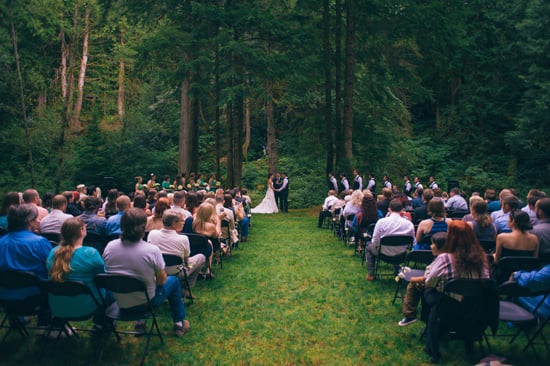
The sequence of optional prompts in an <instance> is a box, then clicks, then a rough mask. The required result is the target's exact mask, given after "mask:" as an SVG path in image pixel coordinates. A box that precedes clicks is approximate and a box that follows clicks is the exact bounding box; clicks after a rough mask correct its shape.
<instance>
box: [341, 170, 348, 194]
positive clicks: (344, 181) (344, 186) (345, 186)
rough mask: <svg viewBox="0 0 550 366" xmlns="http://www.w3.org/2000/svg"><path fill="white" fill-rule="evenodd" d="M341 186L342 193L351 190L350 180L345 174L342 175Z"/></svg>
mask: <svg viewBox="0 0 550 366" xmlns="http://www.w3.org/2000/svg"><path fill="white" fill-rule="evenodd" d="M340 184H341V185H342V189H341V191H347V190H348V189H349V182H348V178H346V175H345V174H344V173H340Z"/></svg>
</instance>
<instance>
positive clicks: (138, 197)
mask: <svg viewBox="0 0 550 366" xmlns="http://www.w3.org/2000/svg"><path fill="white" fill-rule="evenodd" d="M148 205H149V204H148V203H147V199H146V198H145V195H143V194H139V193H138V194H135V195H134V200H133V202H132V207H135V208H140V209H142V210H143V211H144V212H145V213H146V214H147V216H148V217H149V216H151V215H152V214H151V210H150V209H149V207H148Z"/></svg>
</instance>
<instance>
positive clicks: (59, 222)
mask: <svg viewBox="0 0 550 366" xmlns="http://www.w3.org/2000/svg"><path fill="white" fill-rule="evenodd" d="M71 217H73V215H69V214H66V213H65V212H63V211H61V210H58V209H52V212H50V213H49V214H48V216H46V217H44V218H43V219H42V220H41V221H40V232H41V233H57V234H60V233H61V226H63V223H64V222H65V221H67V220H68V219H70V218H71Z"/></svg>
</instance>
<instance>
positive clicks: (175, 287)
mask: <svg viewBox="0 0 550 366" xmlns="http://www.w3.org/2000/svg"><path fill="white" fill-rule="evenodd" d="M166 299H168V302H169V303H170V311H171V313H172V320H173V321H174V323H175V322H181V321H182V320H183V319H185V305H184V304H183V300H182V299H181V286H180V280H179V279H178V278H177V277H176V276H168V277H167V278H166V283H165V284H164V285H162V286H159V285H157V289H156V292H155V297H154V298H152V299H151V304H152V305H153V306H154V307H156V306H158V305H160V304H162V303H163V302H164V300H166Z"/></svg>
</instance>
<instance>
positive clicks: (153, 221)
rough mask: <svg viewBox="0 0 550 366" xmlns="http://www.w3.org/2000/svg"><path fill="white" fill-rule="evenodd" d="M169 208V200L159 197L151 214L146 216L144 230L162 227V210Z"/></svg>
mask: <svg viewBox="0 0 550 366" xmlns="http://www.w3.org/2000/svg"><path fill="white" fill-rule="evenodd" d="M169 208H170V200H169V199H168V198H166V197H162V198H159V199H158V201H157V203H156V204H155V209H154V212H153V215H152V216H149V217H147V225H145V232H146V233H148V232H150V231H152V230H160V229H162V228H163V227H164V225H163V224H162V214H163V213H164V211H166V210H168V209H169Z"/></svg>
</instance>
